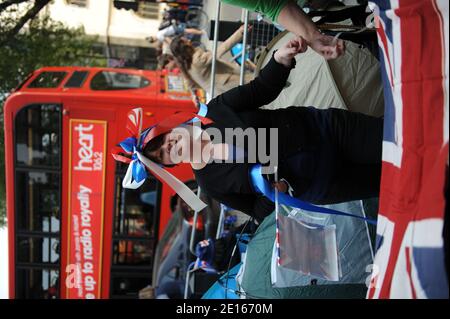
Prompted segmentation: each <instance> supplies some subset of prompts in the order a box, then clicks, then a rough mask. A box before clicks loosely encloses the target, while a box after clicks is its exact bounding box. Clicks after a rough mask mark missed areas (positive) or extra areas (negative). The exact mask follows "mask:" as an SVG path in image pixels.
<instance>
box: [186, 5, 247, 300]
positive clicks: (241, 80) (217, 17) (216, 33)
mask: <svg viewBox="0 0 450 319" xmlns="http://www.w3.org/2000/svg"><path fill="white" fill-rule="evenodd" d="M220 11H221V3H220V1H219V0H216V15H215V21H216V22H215V24H214V38H213V49H212V53H213V58H212V64H211V86H210V91H209V98H210V99H212V98H213V97H214V92H215V81H216V62H217V46H218V42H219V25H220ZM243 15H244V34H243V39H242V52H241V56H242V58H241V61H242V62H241V67H240V77H239V84H240V85H242V84H244V78H245V56H246V54H247V38H248V19H249V12H248V10H243ZM200 194H201V190H200V187H199V188H198V194H197V195H198V196H199V197H200ZM199 213H200V212H198V211H196V212H195V213H194V219H193V225H192V231H191V237H190V243H189V251H190V252H191V253H192V254H193V255H194V256H195V247H194V246H195V236H196V231H197V227H196V226H197V221H198V214H199ZM225 213H226V212H225V206H224V205H222V204H221V205H220V217H219V221H218V225H217V232H216V239H218V238H220V236H221V234H222V230H223V223H224V220H225ZM194 269H195V267H194ZM194 269H188V270H187V272H186V280H185V287H184V299H187V298H188V296H189V281H190V277H191V273H192V272H193V271H194Z"/></svg>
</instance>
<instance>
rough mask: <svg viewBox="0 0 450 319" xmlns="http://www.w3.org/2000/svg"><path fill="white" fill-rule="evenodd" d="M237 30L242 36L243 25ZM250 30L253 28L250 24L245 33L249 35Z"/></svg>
mask: <svg viewBox="0 0 450 319" xmlns="http://www.w3.org/2000/svg"><path fill="white" fill-rule="evenodd" d="M238 30H239V32H240V33H241V34H242V35H243V34H244V30H245V24H243V25H241V26H240V27H239V29H238ZM252 30H253V26H252V25H251V24H249V25H248V28H247V33H250V32H251V31H252Z"/></svg>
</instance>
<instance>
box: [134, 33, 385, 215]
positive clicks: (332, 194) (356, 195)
mask: <svg viewBox="0 0 450 319" xmlns="http://www.w3.org/2000/svg"><path fill="white" fill-rule="evenodd" d="M305 50H306V44H305V42H304V40H303V39H302V38H296V39H294V40H291V41H290V42H289V43H287V44H286V45H285V46H284V47H282V48H281V49H279V50H278V51H276V52H275V53H274V55H273V57H272V59H271V60H270V62H269V63H268V64H267V65H266V66H265V67H264V69H262V70H261V72H260V74H259V76H258V77H257V78H256V79H254V80H253V81H251V82H250V83H248V84H245V85H243V86H239V87H236V88H234V89H231V90H229V91H227V92H225V93H223V94H221V95H219V96H217V97H216V98H214V99H213V100H211V101H210V102H209V103H208V105H207V106H205V105H203V106H202V108H201V110H200V112H199V113H202V115H203V116H200V115H197V119H193V118H194V117H195V116H193V115H186V117H185V118H182V117H183V116H182V115H178V117H179V119H178V121H173V120H171V119H166V120H165V123H160V127H159V128H158V125H157V126H156V127H155V128H153V129H151V130H150V134H151V132H153V137H152V138H151V139H149V138H148V137H147V138H146V139H144V140H149V141H148V142H145V143H144V144H145V145H143V146H142V145H141V146H139V147H140V152H138V156H139V159H140V160H142V159H145V160H146V161H147V162H148V163H153V165H156V164H155V163H158V164H160V165H163V166H171V165H176V164H177V163H179V162H189V163H191V166H192V168H193V171H194V174H195V176H196V180H197V182H198V184H199V186H200V187H201V188H202V190H203V191H205V192H206V193H207V194H208V195H209V196H211V197H212V198H214V199H216V200H217V201H219V202H221V203H223V204H225V205H227V206H229V207H232V208H234V209H237V210H240V211H242V212H244V213H247V214H249V215H251V216H254V217H255V218H256V219H257V220H258V221H261V220H262V219H263V218H264V217H265V216H267V215H269V214H270V213H271V212H272V211H273V210H274V204H273V201H272V199H270V198H271V196H270V194H268V193H267V189H266V190H263V189H262V188H264V187H261V185H260V184H261V183H262V184H264V183H267V179H265V178H264V177H267V178H268V179H270V178H271V175H269V176H266V175H264V177H263V178H262V179H261V178H260V177H261V176H259V179H258V176H256V177H255V170H254V168H255V167H257V166H258V165H261V164H263V165H266V164H267V159H265V160H264V159H262V158H261V157H260V156H258V158H257V159H256V161H253V159H251V158H252V154H250V153H251V152H250V150H251V148H252V147H251V146H254V145H251V143H250V142H248V141H247V142H246V140H245V138H244V140H243V141H238V140H236V141H235V142H234V139H233V140H232V141H229V140H227V141H226V142H225V143H224V141H223V140H219V139H218V138H216V136H218V135H217V132H218V133H220V134H219V135H221V136H222V137H223V136H226V135H227V130H230V129H234V130H236V129H237V130H239V129H240V130H241V131H242V130H247V131H246V132H248V129H250V130H252V129H253V130H254V132H255V134H256V135H257V136H256V137H257V140H258V141H261V140H262V141H263V143H262V144H261V143H258V144H259V145H258V147H257V148H258V150H261V149H265V150H274V149H275V147H276V148H277V151H278V152H277V154H278V164H277V166H278V176H279V177H280V178H281V180H280V181H279V182H277V183H276V184H273V186H275V187H276V188H277V189H278V190H280V191H281V192H287V191H288V189H289V191H290V194H291V195H292V196H291V197H292V198H296V199H300V200H302V201H305V202H307V203H314V204H331V203H337V202H343V201H349V200H355V199H363V198H370V197H376V196H378V191H379V184H380V175H381V173H380V172H381V145H382V131H383V122H382V120H381V119H378V118H374V117H370V116H367V115H364V114H359V113H352V112H349V111H346V110H341V109H325V110H320V109H316V108H314V107H288V108H284V109H276V110H263V109H260V107H261V106H263V105H265V104H268V103H270V102H271V101H272V100H274V99H275V98H276V97H277V96H278V95H279V93H280V92H281V90H282V89H283V87H284V86H285V84H286V80H287V78H288V76H289V72H290V70H291V69H292V68H294V67H295V59H294V56H295V55H297V54H298V53H301V52H304V51H305ZM174 116H177V114H175V115H174ZM192 119H193V120H192ZM198 119H199V120H198ZM181 121H185V122H183V124H182V125H184V126H181V127H180V125H179V124H180V122H181ZM168 122H171V123H170V125H168ZM190 123H194V124H190ZM200 123H201V125H195V124H200ZM183 127H184V128H185V129H184V128H183ZM270 128H272V130H270ZM274 128H275V129H277V130H276V131H274V130H273V129H274ZM155 129H159V131H155ZM264 130H265V131H264ZM263 131H264V132H263ZM213 133H214V134H213ZM264 134H266V137H267V136H269V137H267V138H263V137H264V136H263V135H264ZM148 136H150V135H148ZM274 136H275V138H274ZM196 150H197V151H196ZM129 151H130V152H131V150H130V149H129ZM253 151H254V150H253ZM256 153H258V154H259V153H260V152H259V151H256ZM265 154H267V152H266V153H265ZM135 157H136V156H135ZM148 163H147V164H148ZM147 164H146V163H144V165H145V166H147V167H148V168H149V169H150V170H152V168H151V167H149V166H148V165H147ZM255 165H256V166H255ZM156 166H157V168H158V169H160V170H163V169H162V168H161V167H159V166H158V165H156ZM256 173H258V172H256ZM156 175H157V176H158V172H156ZM255 178H256V180H255ZM261 181H262V182H261ZM271 189H272V188H271ZM186 202H187V201H186Z"/></svg>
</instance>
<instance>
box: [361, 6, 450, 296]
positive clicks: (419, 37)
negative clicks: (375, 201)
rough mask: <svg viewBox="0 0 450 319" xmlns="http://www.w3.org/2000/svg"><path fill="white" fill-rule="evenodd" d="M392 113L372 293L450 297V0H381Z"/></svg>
mask: <svg viewBox="0 0 450 319" xmlns="http://www.w3.org/2000/svg"><path fill="white" fill-rule="evenodd" d="M372 5H374V8H375V12H376V13H377V16H376V20H377V21H376V22H378V26H377V35H378V43H379V46H380V60H381V63H382V68H381V69H382V78H383V83H384V98H385V117H384V138H383V173H382V180H381V189H380V209H379V217H378V225H377V253H376V256H375V260H374V267H373V271H372V277H371V282H370V284H371V286H370V287H369V290H368V293H367V297H368V298H448V295H449V290H448V281H447V275H446V271H445V262H444V249H443V235H442V232H443V224H444V221H443V220H444V212H445V196H444V184H445V178H446V171H445V169H446V165H448V123H449V118H448V103H449V101H448V99H449V82H448V68H449V54H448V53H449V51H448V50H449V46H448V41H449V39H448V38H449V34H448V31H449V29H448V18H449V17H448V13H449V12H448V11H449V10H448V9H449V1H448V0H420V1H418V0H392V1H389V0H379V1H375V3H372Z"/></svg>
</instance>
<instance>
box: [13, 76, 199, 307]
mask: <svg viewBox="0 0 450 319" xmlns="http://www.w3.org/2000/svg"><path fill="white" fill-rule="evenodd" d="M134 107H142V108H143V110H144V124H146V125H148V126H149V125H151V124H153V123H156V122H158V121H160V120H161V119H163V118H164V117H166V116H167V115H169V114H172V113H174V112H176V111H179V110H184V111H186V110H189V111H195V110H196V107H195V104H194V102H193V101H192V99H191V92H189V91H187V90H186V88H185V85H184V81H183V80H182V78H181V77H180V76H178V75H176V74H163V73H161V72H159V71H139V70H127V69H107V68H83V67H48V68H42V69H39V70H37V71H35V72H34V73H32V74H31V75H30V76H29V77H28V78H27V80H26V81H24V83H22V84H21V85H20V86H19V87H18V88H17V89H16V90H15V91H14V92H13V93H12V94H11V95H10V96H9V97H8V99H7V101H6V104H5V107H4V123H5V151H6V152H5V164H6V186H7V194H6V195H7V216H8V228H9V229H8V232H9V233H8V236H9V237H8V238H9V252H10V253H9V256H10V260H9V269H10V270H9V271H10V287H9V294H10V297H11V298H127V297H131V298H134V297H136V296H137V293H138V290H139V289H141V288H143V287H144V286H146V285H149V284H151V274H152V264H153V262H152V260H153V255H154V249H155V245H156V243H157V241H158V236H160V235H161V233H162V231H163V229H164V227H165V225H166V223H167V221H168V219H169V218H170V216H171V211H170V206H169V200H170V197H171V196H172V195H173V191H172V190H171V189H170V188H169V187H168V186H167V185H165V184H164V183H161V182H159V181H158V180H157V179H156V178H153V177H151V178H149V179H148V180H147V181H146V182H145V184H144V185H143V186H141V187H140V188H139V189H137V190H130V189H124V188H123V187H122V178H123V176H124V174H125V172H126V169H127V167H126V165H124V164H121V163H118V162H116V161H114V159H113V158H112V156H111V155H110V152H111V149H112V148H113V147H114V146H115V145H116V144H117V143H118V141H121V140H122V139H124V138H126V137H127V136H128V133H127V131H126V129H125V123H126V116H127V112H129V111H130V109H132V108H134ZM146 125H144V127H146ZM171 172H172V173H173V174H174V175H175V176H177V177H178V178H180V179H181V180H182V181H187V180H190V179H192V178H193V175H192V171H191V169H190V168H189V167H187V166H185V165H180V166H178V167H176V168H173V169H171Z"/></svg>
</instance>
